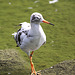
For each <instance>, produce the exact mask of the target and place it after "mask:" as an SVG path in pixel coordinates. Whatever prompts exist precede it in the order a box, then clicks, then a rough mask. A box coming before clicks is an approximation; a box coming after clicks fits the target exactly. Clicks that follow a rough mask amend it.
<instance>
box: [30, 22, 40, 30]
mask: <svg viewBox="0 0 75 75" xmlns="http://www.w3.org/2000/svg"><path fill="white" fill-rule="evenodd" d="M39 25H40V23H31V28H32V29H39Z"/></svg>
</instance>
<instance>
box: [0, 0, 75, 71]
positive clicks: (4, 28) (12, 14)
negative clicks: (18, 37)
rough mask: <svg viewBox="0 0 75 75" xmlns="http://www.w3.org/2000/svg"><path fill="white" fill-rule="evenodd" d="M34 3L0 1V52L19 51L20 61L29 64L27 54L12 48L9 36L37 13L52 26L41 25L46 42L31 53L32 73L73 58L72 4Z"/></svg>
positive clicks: (69, 0) (74, 17)
mask: <svg viewBox="0 0 75 75" xmlns="http://www.w3.org/2000/svg"><path fill="white" fill-rule="evenodd" d="M34 1H35V0H10V1H9V0H0V50H5V49H7V50H8V51H9V49H15V50H16V51H19V53H20V55H21V56H22V58H23V60H24V59H27V62H28V63H29V59H28V57H27V55H26V54H25V53H24V52H23V51H21V50H20V48H16V47H15V46H16V43H15V41H14V39H13V37H12V35H11V34H12V33H13V32H15V31H17V29H19V27H17V26H16V25H18V24H19V23H21V22H24V21H26V22H30V15H31V14H32V13H33V12H39V13H41V14H42V15H43V17H44V18H45V19H46V20H48V21H50V22H52V23H53V24H55V26H54V27H53V26H50V25H47V24H41V25H42V27H43V29H44V32H45V33H46V36H47V42H46V44H45V45H44V46H42V47H41V48H40V49H39V50H37V51H35V52H34V56H33V62H34V64H35V68H36V70H40V69H45V68H49V67H50V66H53V65H55V64H57V63H59V62H61V61H64V60H70V59H75V28H74V27H75V10H74V9H75V8H74V6H75V5H74V2H75V1H74V0H65V1H63V0H59V1H58V2H57V3H54V4H49V0H44V1H43V0H41V1H40V0H39V2H37V3H34ZM10 3H11V4H10ZM28 7H32V8H33V9H28ZM56 10H57V11H56ZM26 57H27V58H26Z"/></svg>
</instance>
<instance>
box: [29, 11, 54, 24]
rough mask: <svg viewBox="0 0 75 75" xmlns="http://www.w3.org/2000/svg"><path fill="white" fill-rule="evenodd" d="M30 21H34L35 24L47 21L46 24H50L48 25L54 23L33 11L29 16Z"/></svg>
mask: <svg viewBox="0 0 75 75" xmlns="http://www.w3.org/2000/svg"><path fill="white" fill-rule="evenodd" d="M30 22H31V23H35V24H38V23H47V24H50V25H54V24H52V23H50V22H48V21H46V20H44V18H43V16H42V15H41V14H40V13H37V12H35V13H33V14H32V15H31V17H30Z"/></svg>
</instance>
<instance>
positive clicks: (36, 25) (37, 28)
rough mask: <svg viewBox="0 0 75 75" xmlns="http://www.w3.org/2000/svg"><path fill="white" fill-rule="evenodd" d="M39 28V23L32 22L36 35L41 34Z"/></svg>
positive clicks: (33, 31)
mask: <svg viewBox="0 0 75 75" xmlns="http://www.w3.org/2000/svg"><path fill="white" fill-rule="evenodd" d="M39 28H40V25H39V24H35V23H31V33H32V34H33V33H34V35H38V34H39V32H40V31H39Z"/></svg>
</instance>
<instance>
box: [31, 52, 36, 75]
mask: <svg viewBox="0 0 75 75" xmlns="http://www.w3.org/2000/svg"><path fill="white" fill-rule="evenodd" d="M33 52H34V51H32V53H31V54H30V64H31V72H32V73H31V75H33V74H35V75H36V71H35V68H34V65H33V62H32V55H33Z"/></svg>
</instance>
